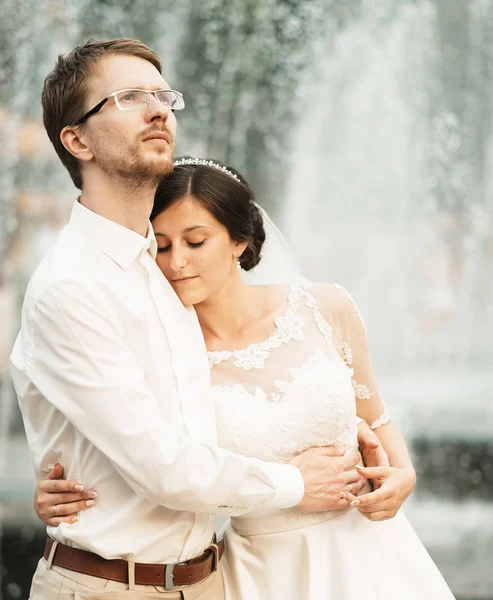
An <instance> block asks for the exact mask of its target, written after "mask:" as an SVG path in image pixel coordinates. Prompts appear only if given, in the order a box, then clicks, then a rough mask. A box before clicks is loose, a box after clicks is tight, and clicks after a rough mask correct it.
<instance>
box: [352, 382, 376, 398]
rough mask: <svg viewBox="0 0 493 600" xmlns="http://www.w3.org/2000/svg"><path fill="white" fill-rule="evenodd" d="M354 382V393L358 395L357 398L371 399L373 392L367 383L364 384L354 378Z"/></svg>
mask: <svg viewBox="0 0 493 600" xmlns="http://www.w3.org/2000/svg"><path fill="white" fill-rule="evenodd" d="M352 384H353V390H354V395H355V396H356V398H358V400H370V398H371V397H372V393H371V391H370V389H369V388H368V387H367V386H366V385H363V384H362V383H357V382H356V381H354V379H352Z"/></svg>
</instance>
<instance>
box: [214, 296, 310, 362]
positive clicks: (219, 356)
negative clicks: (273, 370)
mask: <svg viewBox="0 0 493 600" xmlns="http://www.w3.org/2000/svg"><path fill="white" fill-rule="evenodd" d="M305 294H306V288H305V286H303V285H296V286H294V285H292V286H290V289H289V294H288V308H287V310H286V312H285V314H284V315H283V316H281V317H277V318H276V319H274V323H275V325H276V329H275V331H274V332H273V333H272V334H271V336H270V337H269V338H268V339H267V340H265V342H262V343H260V344H258V343H254V344H250V346H248V348H246V349H245V350H234V351H229V350H219V351H214V352H208V355H209V366H210V367H211V368H213V367H214V365H218V364H220V363H222V362H223V361H225V360H229V359H230V358H235V359H236V360H235V361H234V363H233V364H234V365H235V366H236V367H239V368H240V369H244V370H245V371H249V370H250V369H252V368H253V369H263V368H264V365H265V360H266V359H267V358H268V357H269V356H270V354H271V350H272V349H274V348H279V346H281V344H289V342H290V341H291V340H295V341H297V342H300V341H302V340H303V327H304V326H305V319H304V318H303V317H302V316H300V315H298V314H296V310H297V308H298V303H299V301H300V298H302V297H303V296H304V295H305Z"/></svg>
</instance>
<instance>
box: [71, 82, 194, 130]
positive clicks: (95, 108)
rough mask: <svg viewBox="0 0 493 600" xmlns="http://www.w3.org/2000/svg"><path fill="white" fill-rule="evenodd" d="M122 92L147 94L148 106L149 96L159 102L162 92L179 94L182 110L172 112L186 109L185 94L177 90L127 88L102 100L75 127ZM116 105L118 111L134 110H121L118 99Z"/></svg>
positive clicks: (173, 109)
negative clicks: (158, 95) (159, 95)
mask: <svg viewBox="0 0 493 600" xmlns="http://www.w3.org/2000/svg"><path fill="white" fill-rule="evenodd" d="M122 92H145V94H146V104H147V103H148V102H149V100H148V98H149V94H152V95H153V96H154V98H156V100H158V101H159V99H158V98H157V96H156V94H159V93H160V92H173V94H177V95H178V96H179V97H180V98H181V101H182V104H183V106H181V107H180V108H172V109H171V111H172V112H174V111H175V110H183V109H184V108H185V100H184V98H183V94H182V93H181V92H177V91H176V90H168V89H162V90H142V89H138V88H126V89H123V90H118V91H116V92H112V93H111V94H109V95H108V96H106V98H103V100H101V102H99V104H96V106H95V107H94V108H91V110H90V111H88V112H86V114H85V115H84V116H83V117H82V118H80V119H79V120H78V121H77V123H75V125H82V123H85V122H86V121H87V119H89V117H92V116H93V115H95V114H96V113H98V112H99V111H100V110H101V109H102V108H103V106H104V105H105V104H106V103H107V102H108V101H109V100H110V99H111V98H114V97H115V96H116V95H117V94H121V93H122ZM115 104H116V107H117V108H118V110H132V109H128V108H120V107H119V105H118V102H117V101H116V99H115Z"/></svg>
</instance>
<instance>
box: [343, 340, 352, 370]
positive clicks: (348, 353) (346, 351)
mask: <svg viewBox="0 0 493 600" xmlns="http://www.w3.org/2000/svg"><path fill="white" fill-rule="evenodd" d="M342 358H343V360H344V362H345V363H346V365H347V366H348V367H350V366H351V365H352V364H353V351H352V350H351V347H350V346H349V344H348V343H347V342H342Z"/></svg>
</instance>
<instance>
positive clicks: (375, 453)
mask: <svg viewBox="0 0 493 600" xmlns="http://www.w3.org/2000/svg"><path fill="white" fill-rule="evenodd" d="M358 444H359V451H360V453H361V458H362V459H363V463H364V465H365V467H388V466H389V465H390V463H389V457H388V455H387V452H385V448H384V447H383V445H382V442H381V441H380V440H379V439H378V436H377V435H376V433H375V432H374V431H372V430H371V429H370V426H369V425H368V423H367V422H366V421H363V420H362V421H361V422H360V423H359V425H358ZM372 484H373V489H374V490H377V489H378V488H379V487H380V486H381V485H382V481H380V480H379V479H374V480H373V482H372Z"/></svg>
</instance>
